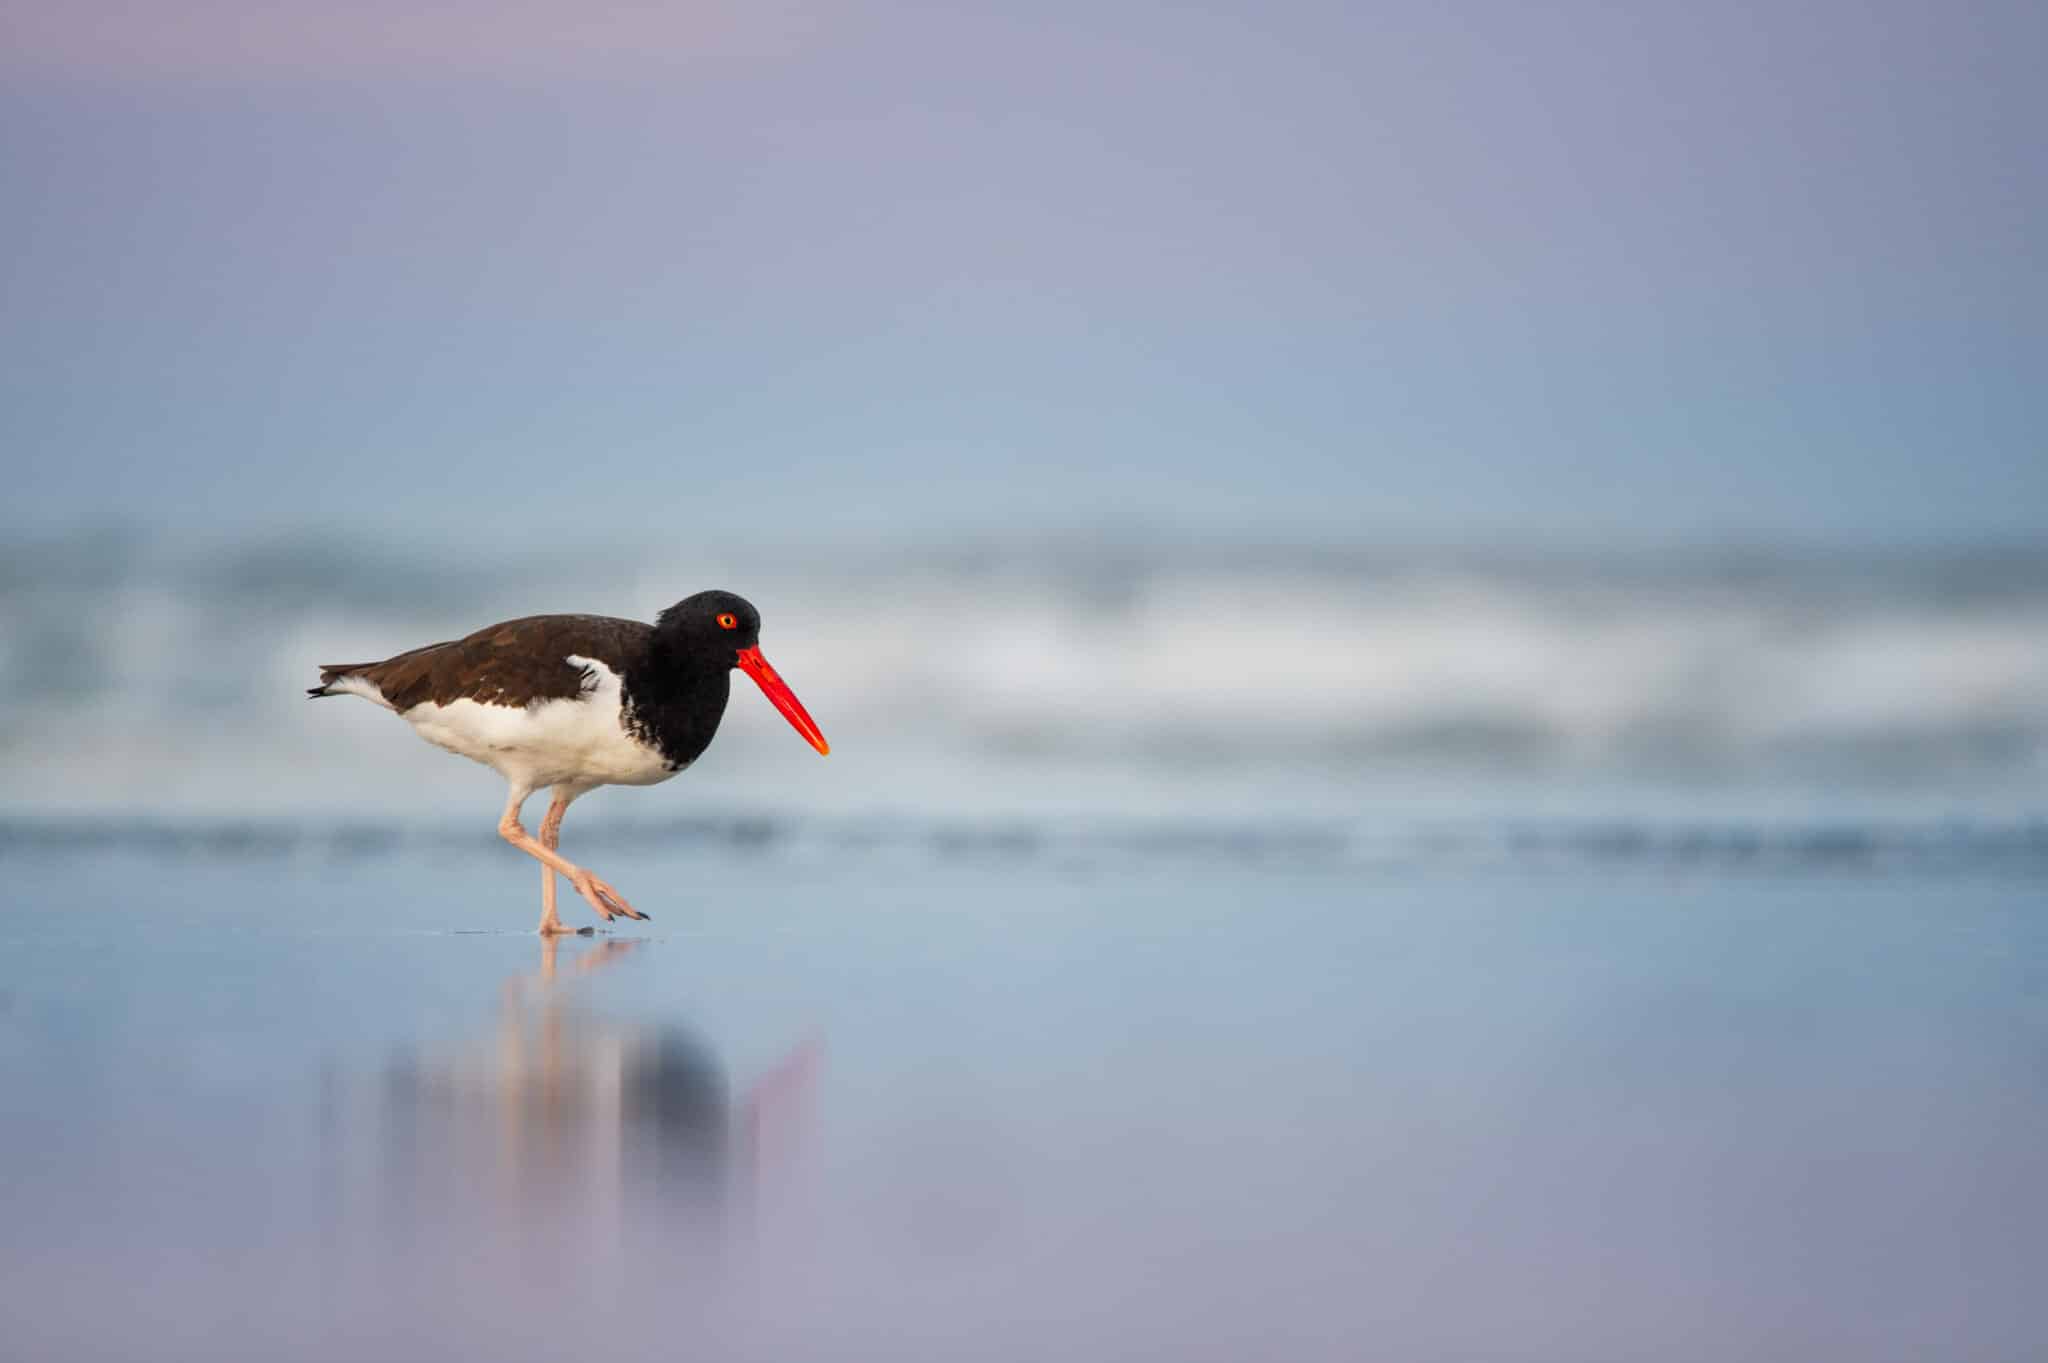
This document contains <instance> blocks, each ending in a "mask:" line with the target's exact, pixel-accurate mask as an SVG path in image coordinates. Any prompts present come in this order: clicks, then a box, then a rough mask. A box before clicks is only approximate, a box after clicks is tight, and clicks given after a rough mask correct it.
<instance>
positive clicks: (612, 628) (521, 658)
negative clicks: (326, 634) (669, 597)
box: [320, 615, 654, 713]
mask: <svg viewBox="0 0 2048 1363" xmlns="http://www.w3.org/2000/svg"><path fill="white" fill-rule="evenodd" d="M653 634H654V628H653V626H651V625H643V624H641V623H640V622H639V621H637V620H614V619H612V618H611V617H610V616H604V615H529V616H527V617H526V618H524V619H521V620H507V621H505V622H504V623H503V624H500V625H491V626H489V627H488V628H485V629H480V630H478V631H477V632H476V633H474V634H472V635H470V636H469V637H468V638H466V639H456V640H453V641H451V642H449V643H445V644H429V645H427V646H426V647H425V648H415V649H413V650H411V651H410V652H406V653H401V654H399V655H398V656H396V657H394V658H386V659H385V660H384V661H383V662H381V663H357V664H353V665H346V664H343V665H335V666H331V667H322V668H321V669H320V681H321V684H322V685H323V686H324V685H326V684H328V683H330V682H333V681H335V680H337V679H339V678H341V677H362V678H364V679H365V680H367V681H370V682H372V683H374V684H375V685H376V687H377V689H378V690H379V691H381V692H383V693H384V699H385V700H386V701H388V702H390V704H391V706H392V708H393V709H396V710H398V711H399V712H400V713H403V712H405V711H407V710H410V709H411V708H412V707H413V706H415V705H420V704H423V703H424V702H426V701H434V702H435V703H437V704H440V705H446V704H448V703H449V702H450V701H455V700H474V701H481V702H483V703H484V704H486V705H513V706H518V705H532V704H534V703H535V702H537V701H543V700H573V699H574V698H575V697H576V696H578V695H580V694H582V690H583V669H582V668H579V667H577V666H575V665H574V664H572V663H570V662H568V661H567V659H568V657H569V655H570V654H572V653H573V654H575V655H577V656H578V657H583V658H593V659H595V660H597V661H598V662H601V663H603V664H604V665H605V666H607V667H609V668H611V669H612V671H614V672H617V673H619V674H621V675H623V674H624V673H625V672H626V671H627V669H628V668H630V667H632V666H633V664H634V663H635V662H637V661H638V660H639V659H640V658H641V656H642V655H643V654H644V653H645V652H646V650H647V641H648V639H649V638H650V637H652V635H653Z"/></svg>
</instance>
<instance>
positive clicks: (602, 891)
mask: <svg viewBox="0 0 2048 1363" xmlns="http://www.w3.org/2000/svg"><path fill="white" fill-rule="evenodd" d="M569 879H570V883H571V884H573V885H574V886H575V887H576V893H578V894H580V895H582V896H583V898H584V899H585V900H587V901H588V902H589V904H590V907H591V908H593V909H596V910H597V912H598V916H599V917H601V918H603V919H604V921H605V922H607V923H609V922H611V921H612V919H614V918H631V919H634V920H636V921H638V922H642V923H645V922H647V921H648V917H647V915H646V914H644V913H642V912H640V910H638V909H636V908H634V907H633V906H632V905H631V904H628V903H627V902H626V896H624V895H622V894H620V893H619V892H618V891H617V890H616V889H614V888H613V887H612V886H611V885H610V884H608V883H607V882H605V881H602V880H599V879H598V878H597V877H596V876H594V875H592V874H591V873H590V872H588V871H584V872H581V873H580V874H578V875H574V876H571V877H570V878H569Z"/></svg>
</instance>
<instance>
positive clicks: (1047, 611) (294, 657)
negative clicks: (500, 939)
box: [0, 535, 2048, 820]
mask: <svg viewBox="0 0 2048 1363" xmlns="http://www.w3.org/2000/svg"><path fill="white" fill-rule="evenodd" d="M707 586H725V587H729V588H733V589H736V590H739V591H741V592H742V593H743V594H745V595H747V596H749V597H750V598H751V599H752V600H754V601H755V603H756V604H757V605H758V606H760V607H761V609H762V611H763V613H764V617H765V628H764V633H763V644H764V649H765V651H766V652H767V654H768V656H769V657H770V658H771V659H772V660H773V661H774V662H775V663H776V665H777V667H778V668H779V669H780V670H781V671H782V673H783V674H784V676H785V677H786V678H788V679H789V680H790V682H791V683H792V684H793V685H794V686H795V687H796V689H797V692H798V694H799V695H801V696H802V697H803V699H804V701H805V703H806V704H807V706H808V707H809V708H810V710H811V711H812V713H813V714H815V715H816V716H817V717H818V719H819V721H820V723H821V724H822V725H823V726H824V729H825V731H826V733H827V735H828V736H829V737H830V738H831V739H832V741H833V745H834V755H833V757H832V759H831V760H830V761H827V762H822V763H821V762H820V761H819V760H818V759H817V757H816V756H815V754H813V753H811V752H810V751H809V750H808V749H807V748H806V747H805V746H804V745H803V744H802V743H801V742H799V741H797V740H795V739H794V738H793V737H792V736H791V735H790V734H789V732H788V731H787V729H786V728H785V727H784V726H783V725H782V723H781V721H780V719H779V718H778V717H777V716H776V715H775V714H774V713H773V712H772V711H771V710H770V709H769V707H768V706H767V705H766V704H765V703H763V702H761V700H760V698H759V697H757V696H754V695H752V694H751V692H746V691H744V688H743V689H742V692H741V693H736V697H735V703H734V705H733V707H732V710H731V712H730V714H729V717H728V719H727V721H726V725H725V731H724V732H723V733H722V734H721V735H720V738H719V741H718V743H717V745H716V746H715V747H714V748H713V749H712V751H711V753H710V754H708V755H707V756H706V758H705V759H704V760H703V761H702V762H701V763H700V764H699V766H698V768H697V769H696V770H694V771H693V772H692V773H690V775H689V776H688V777H687V778H685V779H684V780H680V781H677V782H675V783H673V784H672V785H670V786H668V787H665V788H663V789H662V790H661V791H659V792H658V793H655V794H652V795H649V794H645V793H628V794H627V795H625V796H620V795H618V794H616V793H612V794H604V793H601V794H599V795H598V796H595V797H593V803H591V804H590V805H588V806H584V807H579V810H578V818H579V819H586V820H587V819H590V818H592V817H593V812H595V813H596V815H597V816H598V817H600V818H601V817H604V816H606V815H610V814H613V813H618V814H621V815H624V814H626V813H628V812H631V813H633V814H634V815H636V816H638V815H642V813H643V811H647V810H655V811H660V812H662V813H683V814H727V813H732V812H735V811H741V812H747V813H778V812H779V813H800V814H833V815H872V814H876V813H878V812H879V813H889V812H900V813H906V814H911V815H918V814H928V813H932V812H946V813H953V814H976V815H990V816H995V815H1004V816H1009V815H1028V816H1034V817H1036V816H1048V817H1059V816H1071V815H1076V814H1080V815H1086V816H1094V815H1112V814H1117V813H1135V814H1138V815H1142V816H1148V817H1149V816H1157V815H1162V814H1185V815H1199V816H1206V817H1213V818H1224V819H1235V818H1240V817H1244V818H1257V817H1271V816H1274V815H1277V814H1285V815H1291V816H1300V815H1339V816H1342V815H1350V814H1356V813H1366V814H1370V815H1372V816H1374V817H1376V818H1377V817H1395V818H1400V817H1405V816H1412V815H1415V814H1418V813H1422V814H1439V813H1451V814H1461V815H1462V814H1469V813H1474V812H1492V813H1499V814H1529V813H1544V812H1556V813H1578V814H1600V815H1628V816H1633V815H1636V814H1640V813H1643V812H1645V811H1668V812H1672V813H1684V814H1697V815H1719V814H1735V815H1745V816H1753V815H1756V814H1759V813H1763V814H1786V815H1791V816H1798V817H1808V816H1812V815H1816V814H1817V815H1820V816H1822V817H1827V818H1834V817H1838V816H1840V815H1843V814H1845V813H1859V812H1865V811H1867V812H1872V813H1889V814H1897V815H1910V816H1914V817H1941V816H1950V815H1968V816H1985V817H1996V818H2006V819H2011V818H2018V817H2026V816H2032V815H2038V814H2040V813H2041V812H2042V811H2043V809H2044V807H2048V806H2044V802H2043V798H2042V792H2043V790H2044V789H2048V779H2044V778H2048V552H2040V551H2029V550H2009V551H1990V550H1980V551H1972V552H1962V553H1934V552H1926V553H1914V552H1901V553H1894V554H1888V555H1878V554H1834V555H1827V554H1808V555H1800V554H1793V553H1765V552H1755V553H1737V552H1732V551H1730V552H1723V553H1691V554H1670V555H1655V554H1647V553H1645V554H1626V553H1610V554H1605V555H1598V554H1564V553H1550V554H1537V553H1522V554H1516V553H1511V552H1507V551H1500V552H1479V551H1465V552H1461V553H1446V552H1422V551H1404V552H1394V551H1383V552H1375V551H1368V550H1358V549H1343V550H1338V549H1321V550H1319V549H1313V548H1304V547H1299V546H1267V547H1257V546H1242V547H1234V548H1226V547H1219V546H1215V545H1172V544H1165V543H1159V544H1151V543H1144V542H1133V541H1130V540H1115V539H1108V538H1101V537H1097V538H1086V539H1077V540H1074V541H1072V542H1029V543H1020V544H1018V545H1013V546H991V545H968V546H964V547H961V548H958V549H955V550H950V551H941V550H938V549H928V548H927V549H919V548H915V547H905V548H900V549H890V550H879V549H876V548H873V547H864V548H851V549H849V548H788V549H783V550H776V551H770V550H767V549H760V548H749V547H746V546H744V545H741V546H740V547H737V548H728V549H716V548H711V549H707V548H705V547H703V546H701V545H700V546H692V547H688V548H683V547H663V546H659V545H656V546H633V545H618V544H608V543H603V542H600V541H596V540H593V541H592V542H591V543H590V544H588V545H584V546H580V547H570V548H548V547H531V548H528V547H520V546H515V547H510V548H508V547H506V546H493V547H492V548H490V549H489V550H479V549H456V548H451V547H448V546H437V547H435V548H434V549H433V550H432V551H429V550H428V549H427V548H426V547H424V546H420V545H414V544H402V543H401V544H388V545H370V546H365V545H361V544H349V543H345V542H343V541H339V540H334V541H327V540H319V539H308V538H304V537H288V538H279V539H277V540H274V541H232V542H217V543H185V542H181V541H175V540H171V539H165V538H146V537H145V538H138V537H134V536H117V535H107V536H102V537H97V538H95V537H91V536H81V537H71V538H66V539H53V540H50V541H47V542H41V541H16V542H13V543H10V544H7V545H5V546H0V587H4V591H0V695H4V696H6V697H7V700H6V702H5V706H4V709H0V762H4V763H5V768H6V771H7V774H8V775H9V776H10V777H11V778H14V779H10V780H9V781H8V782H7V783H6V792H7V793H6V796H5V800H6V807H7V808H10V809H14V810H21V811H27V812H34V813H47V812H50V811H53V810H69V811H85V812H99V811H103V810H109V809H111V810H117V811H121V812H125V813H141V812H155V813H162V812H166V811H170V812H175V813H194V814H201V813H203V814H224V813H225V814H240V813H248V812H251V811H260V812H265V813H286V812H291V813H306V814H319V813H335V814H349V815H369V816H374V815H377V814H380V813H396V814H400V815H412V814H415V813H421V812H447V811H450V810H454V809H459V808H461V807H463V805H464V803H465V802H467V803H469V804H471V805H473V806H474V807H476V808H477V811H478V815H479V817H489V816H491V815H493V814H494V813H495V810H494V809H493V808H492V806H493V804H494V800H493V796H492V788H493V783H494V779H495V778H493V777H492V776H491V775H490V774H489V773H487V772H483V771H481V770H480V769H473V768H468V767H466V766H465V764H463V763H461V762H458V761H453V760H450V759H448V758H446V757H444V756H443V755H442V754H440V753H438V752H434V751H432V750H430V749H428V748H426V747H425V746H424V745H421V744H419V743H418V742H417V740H415V739H413V738H412V737H411V736H410V734H408V733H407V732H406V731H405V730H404V729H403V728H402V726H400V725H398V724H396V723H395V722H394V721H393V720H392V719H391V717H390V716H389V715H385V714H382V713H379V712H377V711H375V710H374V709H372V708H371V707H368V706H366V705H363V704H360V703H357V702H352V701H323V702H320V703H317V704H314V703H309V702H307V701H306V700H305V698H304V696H303V694H302V693H303V690H304V687H305V686H306V685H307V684H308V682H309V680H310V679H311V677H312V675H313V672H314V668H315V666H316V665H317V664H318V663H322V662H334V661H344V662H348V661H357V660H360V659H365V658H378V657H385V656H389V655H390V654H392V653H395V652H398V651H400V650H402V649H405V648H410V647H414V646H417V645H419V644H423V643H428V642H432V641H435V640H439V639H446V638H452V637H457V636H459V635H461V634H464V633H467V632H468V631H470V630H472V629H475V628H478V627H480V626H482V625H485V624H488V623H490V622H492V621H494V620H499V619H504V618H507V617H510V616H514V615H520V614H526V613H532V612H536V611H554V610H567V611H595V612H599V613H605V614H618V615H630V616H635V617H638V618H642V619H649V618H652V616H653V614H654V613H655V612H656V611H658V610H659V609H660V608H661V607H663V606H665V605H667V604H669V603H670V602H672V601H674V600H676V599H678V598H679V597H681V596H683V595H686V594H687V593H689V592H691V591H694V590H697V589H699V588H702V587H707ZM30 776H32V779H22V778H24V777H30Z"/></svg>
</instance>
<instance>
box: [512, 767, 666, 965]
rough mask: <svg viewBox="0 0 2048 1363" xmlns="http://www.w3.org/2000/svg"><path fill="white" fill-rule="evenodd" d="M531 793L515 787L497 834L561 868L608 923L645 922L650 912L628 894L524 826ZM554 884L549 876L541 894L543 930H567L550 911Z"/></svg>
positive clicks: (549, 865)
mask: <svg viewBox="0 0 2048 1363" xmlns="http://www.w3.org/2000/svg"><path fill="white" fill-rule="evenodd" d="M532 793H533V792H532V791H530V790H521V789H519V787H517V786H514V787H513V788H512V792H511V796H510V798H508V799H507V800H506V802H505V813H504V815H503V816H502V817H501V818H500V819H499V820H498V836H499V837H501V838H503V839H504V840H505V841H506V842H509V843H511V844H512V845H513V846H514V847H516V848H518V849H519V850H520V851H522V852H524V853H526V854H527V855H528V856H530V857H532V858H534V859H535V860H536V861H538V862H540V864H541V865H542V866H545V867H549V868H551V869H553V870H556V871H560V872H561V873H562V874H563V875H565V876H567V877H569V883H570V884H571V885H573V886H575V887H576V893H578V894H580V895H582V896H583V898H584V899H585V900H586V901H588V903H589V904H590V907H591V908H593V909H596V910H597V912H598V915H599V916H600V917H602V918H603V919H604V920H605V921H606V922H607V923H609V922H611V920H612V919H614V918H619V917H625V918H633V919H638V920H639V921H641V922H646V921H647V915H646V914H644V913H642V912H640V911H639V910H638V909H636V908H634V907H633V906H632V905H631V904H628V903H627V902H626V897H625V896H624V895H622V894H620V893H619V892H618V891H617V890H616V889H614V888H613V887H612V886H611V885H609V884H607V883H606V882H604V881H602V880H600V879H598V878H597V877H596V876H595V875H593V874H592V873H591V872H589V871H587V870H585V869H584V868H583V867H581V866H578V865H577V864H576V863H575V862H573V861H570V860H569V859H568V858H567V857H564V856H563V855H562V854H561V853H559V852H557V851H555V850H554V849H553V848H552V847H545V846H543V845H542V844H541V843H540V841H539V840H538V839H536V838H534V837H533V836H532V835H531V834H529V833H528V832H527V831H526V829H525V827H524V826H523V825H521V823H520V822H519V806H521V805H523V804H525V803H526V797H527V796H528V795H531V794H532ZM566 807H567V804H566V802H564V808H566ZM560 822H561V821H560V820H559V819H557V820H556V832H557V835H558V836H559V834H560ZM553 888H554V884H553V880H552V878H550V881H549V883H548V885H547V887H546V889H545V890H543V892H542V898H541V909H542V912H541V920H540V930H541V931H542V932H543V933H546V934H550V935H551V934H553V933H558V932H566V931H568V929H566V928H564V927H563V926H562V923H561V920H560V919H559V918H555V917H554V916H553V914H552V912H551V910H552V908H553V905H551V904H550V903H549V902H548V899H549V897H550V896H549V895H548V893H547V891H548V890H552V889H553Z"/></svg>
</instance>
